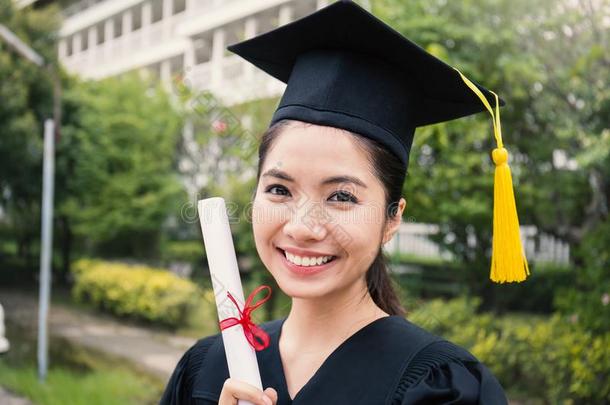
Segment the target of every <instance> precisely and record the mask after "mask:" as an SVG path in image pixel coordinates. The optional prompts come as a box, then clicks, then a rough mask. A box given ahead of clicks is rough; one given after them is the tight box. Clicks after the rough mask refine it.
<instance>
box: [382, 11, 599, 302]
mask: <svg viewBox="0 0 610 405" xmlns="http://www.w3.org/2000/svg"><path fill="white" fill-rule="evenodd" d="M373 11H374V12H375V13H376V14H377V15H379V16H381V17H382V18H383V19H384V20H386V21H387V22H388V23H390V24H391V25H392V26H394V27H396V28H397V29H398V30H399V31H401V32H402V33H404V34H405V35H406V36H407V37H409V38H411V39H412V40H414V41H415V42H417V43H418V44H420V45H421V46H423V47H424V48H426V49H427V50H428V51H430V52H432V53H433V54H435V55H436V56H438V57H440V58H441V59H443V60H444V61H446V62H447V63H449V64H451V65H453V66H457V67H459V68H460V70H462V71H463V72H464V73H465V74H466V75H467V76H470V77H472V78H476V79H477V81H479V82H480V83H482V84H484V85H485V86H486V87H488V88H491V89H493V90H494V91H496V92H497V93H498V94H499V95H500V96H501V97H502V98H504V99H505V100H506V101H507V105H506V107H504V108H503V109H502V124H503V133H504V140H505V143H506V145H507V148H508V150H509V154H510V159H511V168H512V171H513V181H514V184H515V187H516V197H517V208H518V210H519V215H520V222H521V223H522V224H534V225H536V226H538V228H539V229H541V230H543V231H545V232H548V233H551V234H554V235H557V236H559V237H561V238H564V239H565V240H568V241H569V242H571V243H572V245H573V246H578V244H580V243H581V241H582V240H583V237H584V236H585V235H586V234H587V233H588V232H589V231H590V230H591V229H593V227H594V226H595V224H596V223H597V222H599V221H607V218H608V214H607V207H608V201H609V196H610V188H609V186H608V184H609V183H608V181H609V180H608V179H610V176H609V174H610V173H609V172H608V170H610V162H609V157H608V156H609V153H608V151H609V149H610V146H609V145H610V142H608V140H609V139H610V138H609V136H610V135H609V132H608V122H610V114H609V108H608V105H609V101H608V100H609V97H608V88H607V78H608V77H610V74H609V71H610V70H609V66H610V63H609V59H608V56H607V52H603V51H602V50H603V49H608V47H609V44H608V41H609V40H608V27H607V20H608V18H610V11H609V7H608V4H607V2H605V1H600V2H586V1H582V2H570V1H564V0H562V1H555V0H543V1H539V2H534V3H532V2H530V1H526V0H515V1H506V0H485V1H473V0H471V1H462V2H449V1H445V0H433V1H429V0H425V1H424V0H419V1H418V0H415V1H408V2H404V1H399V0H376V1H374V2H373ZM490 127H491V124H490V118H489V116H488V115H483V114H481V115H480V116H477V117H472V118H468V119H463V120H460V121H456V122H451V123H446V124H439V125H436V126H432V127H428V128H422V129H419V130H418V131H417V134H416V138H415V142H414V147H413V152H412V155H411V164H410V168H409V173H408V176H407V182H406V184H405V195H406V196H407V198H408V202H409V206H408V209H407V215H411V216H413V217H415V218H416V219H417V220H418V221H430V222H436V223H440V225H441V229H442V235H441V238H440V239H439V241H440V242H441V243H442V244H443V245H444V246H445V247H447V248H448V249H449V250H451V251H452V252H453V253H455V254H456V256H457V257H458V258H459V259H460V260H461V261H462V262H463V263H464V264H465V266H464V267H465V269H466V270H465V274H464V276H465V278H466V281H467V283H468V285H469V286H470V287H471V289H472V290H473V291H474V292H477V293H481V294H483V295H484V296H485V298H486V299H487V301H491V300H492V297H493V292H494V291H495V288H494V287H492V286H491V284H490V283H489V281H488V280H487V274H488V272H489V257H490V242H491V230H492V227H491V224H492V196H493V192H492V187H493V170H494V168H493V163H492V162H491V159H490V157H489V152H490V151H491V150H492V149H493V148H494V147H495V144H494V140H493V136H492V131H491V128H490ZM557 150H562V151H564V152H565V153H566V155H567V156H568V158H574V159H576V161H577V162H578V163H579V166H578V167H576V168H574V167H572V168H566V167H563V166H558V165H556V164H554V162H553V154H554V153H556V151H557ZM472 238H474V239H476V241H477V244H476V246H475V245H473V244H471V243H469V239H470V240H472ZM577 264H578V263H577Z"/></svg>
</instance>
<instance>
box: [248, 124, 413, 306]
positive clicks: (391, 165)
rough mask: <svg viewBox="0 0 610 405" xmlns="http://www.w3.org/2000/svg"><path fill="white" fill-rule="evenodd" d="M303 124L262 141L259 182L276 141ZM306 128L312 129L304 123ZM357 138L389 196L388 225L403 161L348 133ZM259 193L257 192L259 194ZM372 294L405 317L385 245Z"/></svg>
mask: <svg viewBox="0 0 610 405" xmlns="http://www.w3.org/2000/svg"><path fill="white" fill-rule="evenodd" d="M293 122H299V121H293V120H281V121H278V122H277V123H275V124H274V125H272V126H271V127H270V128H269V129H267V130H266V131H265V132H264V133H263V135H262V138H261V143H260V145H259V148H258V170H257V174H256V181H257V184H258V181H259V180H260V176H261V170H262V168H263V166H264V163H265V159H266V157H267V154H268V153H269V151H270V149H271V147H272V146H273V143H274V141H275V139H276V138H277V137H278V136H279V135H280V134H281V132H282V130H281V129H282V128H283V127H285V126H287V125H289V124H291V123H293ZM303 124H304V125H309V124H307V123H303ZM345 132H347V133H349V134H352V135H354V140H355V141H356V145H357V146H358V147H360V148H361V149H362V150H363V151H365V153H366V155H367V157H368V161H369V167H370V169H371V171H372V172H373V174H374V175H375V176H376V177H377V178H378V179H379V180H380V181H381V183H382V185H383V189H384V194H385V210H384V212H385V218H384V220H385V221H388V220H390V219H392V218H395V217H396V215H397V212H398V201H399V200H400V197H401V194H402V185H403V182H404V180H405V175H406V173H405V170H404V166H403V165H402V163H401V161H400V159H398V157H396V156H394V154H392V153H391V152H389V151H388V150H387V149H386V148H384V147H383V146H381V145H380V144H379V143H378V142H376V141H375V140H373V139H370V138H367V137H364V136H361V135H359V134H357V133H354V132H350V131H345ZM255 192H256V191H255ZM366 284H367V288H368V292H369V294H370V295H371V298H372V299H373V301H374V302H375V304H376V305H377V306H378V307H379V308H381V309H382V310H383V311H385V312H387V313H388V314H390V315H400V316H404V315H405V313H406V311H405V309H404V308H403V307H402V305H401V303H400V299H399V297H398V295H397V293H396V291H395V289H394V285H393V280H392V278H391V277H390V275H389V269H388V260H387V257H386V256H385V254H384V253H383V250H382V249H381V245H380V246H379V249H378V251H377V255H376V256H375V259H374V260H373V262H372V263H371V265H370V266H369V269H368V270H367V272H366Z"/></svg>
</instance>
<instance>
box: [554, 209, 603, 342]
mask: <svg viewBox="0 0 610 405" xmlns="http://www.w3.org/2000/svg"><path fill="white" fill-rule="evenodd" d="M609 247H610V219H606V221H604V222H601V223H599V224H598V225H597V226H596V227H595V229H593V230H592V231H591V232H589V233H588V234H587V235H586V236H585V238H584V239H583V241H582V242H581V244H580V245H579V246H578V247H577V249H575V251H576V253H575V256H576V257H577V258H579V259H580V261H581V262H582V263H583V265H582V266H581V267H580V268H578V269H577V271H575V274H576V276H575V280H574V282H573V283H572V285H570V286H566V287H565V288H560V289H558V290H557V292H556V294H555V301H554V303H555V307H556V308H557V310H559V311H560V312H561V313H563V314H565V315H567V316H570V317H572V319H574V321H575V322H577V323H578V324H579V325H581V326H582V327H583V328H586V329H588V330H591V331H592V332H594V333H597V334H603V333H608V331H610V271H608V270H609V269H610V248H609Z"/></svg>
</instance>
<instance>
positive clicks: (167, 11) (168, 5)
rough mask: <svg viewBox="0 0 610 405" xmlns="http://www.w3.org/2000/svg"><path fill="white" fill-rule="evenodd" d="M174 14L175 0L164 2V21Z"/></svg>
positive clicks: (164, 0)
mask: <svg viewBox="0 0 610 405" xmlns="http://www.w3.org/2000/svg"><path fill="white" fill-rule="evenodd" d="M172 14H174V0H163V19H164V20H167V19H168V18H170V17H171V16H172Z"/></svg>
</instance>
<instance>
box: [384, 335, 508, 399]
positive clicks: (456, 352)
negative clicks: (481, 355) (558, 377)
mask: <svg viewBox="0 0 610 405" xmlns="http://www.w3.org/2000/svg"><path fill="white" fill-rule="evenodd" d="M507 403H508V402H507V399H506V395H505V394H504V390H503V389H502V386H501V385H500V383H499V382H498V380H497V379H496V378H495V377H494V375H493V374H492V373H491V371H489V369H488V368H487V367H485V365H483V364H482V363H480V362H479V361H478V360H477V359H476V358H475V357H474V356H473V355H472V354H470V353H469V352H468V351H466V350H465V349H462V348H461V347H459V346H456V345H454V344H452V343H450V342H447V341H440V342H436V343H433V344H430V345H429V346H427V347H426V348H425V349H423V350H422V351H421V352H419V353H418V354H417V355H416V356H415V357H414V358H413V360H412V361H411V362H410V364H409V366H408V367H407V370H406V371H405V372H404V374H403V376H402V378H401V381H400V383H399V385H398V389H397V390H396V392H395V395H394V400H393V402H392V404H393V405H416V404H429V405H432V404H456V405H457V404H460V405H478V404H480V405H507Z"/></svg>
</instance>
